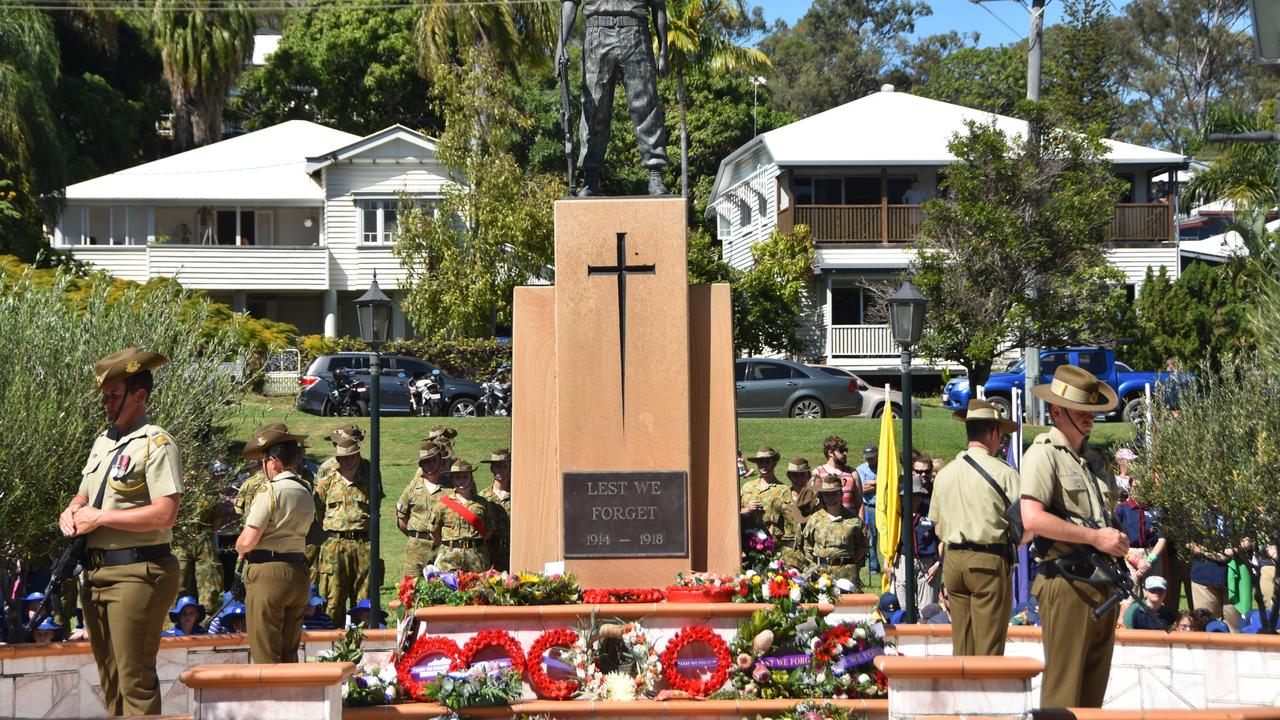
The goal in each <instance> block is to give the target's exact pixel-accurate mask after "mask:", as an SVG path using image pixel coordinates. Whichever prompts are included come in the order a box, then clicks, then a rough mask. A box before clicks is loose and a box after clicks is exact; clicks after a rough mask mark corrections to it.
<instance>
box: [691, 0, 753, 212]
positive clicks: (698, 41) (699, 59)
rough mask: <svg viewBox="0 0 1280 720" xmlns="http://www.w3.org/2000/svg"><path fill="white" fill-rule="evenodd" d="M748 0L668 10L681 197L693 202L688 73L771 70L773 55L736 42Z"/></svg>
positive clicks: (704, 0) (706, 1)
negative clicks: (735, 33) (677, 114)
mask: <svg viewBox="0 0 1280 720" xmlns="http://www.w3.org/2000/svg"><path fill="white" fill-rule="evenodd" d="M746 13H747V10H746V4H745V1H744V0H673V2H671V3H670V4H669V6H668V9H667V22H668V24H669V28H670V29H669V31H668V33H667V57H668V60H669V61H670V63H671V69H672V72H674V73H675V79H676V100H677V102H678V103H679V106H680V194H681V195H682V196H683V197H684V198H685V200H686V201H688V199H689V127H688V124H687V122H686V114H687V112H688V108H689V90H688V88H687V87H686V86H685V73H686V72H687V71H688V70H690V69H692V68H695V67H705V68H707V69H709V70H712V71H715V72H745V73H749V74H757V73H761V72H764V71H765V70H766V69H771V68H772V67H773V63H771V62H769V56H767V55H765V54H764V53H763V52H761V51H759V50H757V49H755V48H750V47H746V46H743V45H739V44H737V43H735V42H734V39H733V37H732V36H731V34H730V33H731V31H732V30H733V29H734V28H736V27H737V26H738V25H739V23H740V22H741V20H742V18H744V17H745V16H746Z"/></svg>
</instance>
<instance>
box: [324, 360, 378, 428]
mask: <svg viewBox="0 0 1280 720" xmlns="http://www.w3.org/2000/svg"><path fill="white" fill-rule="evenodd" d="M327 409H328V413H327V414H329V415H335V416H338V417H360V416H366V415H368V414H369V388H368V387H366V386H365V384H364V383H363V382H361V381H360V380H356V378H355V372H353V371H352V370H349V369H345V368H344V369H341V370H335V371H333V379H332V380H330V381H329V404H328V408H327Z"/></svg>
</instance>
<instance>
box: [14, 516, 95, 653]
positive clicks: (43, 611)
mask: <svg viewBox="0 0 1280 720" xmlns="http://www.w3.org/2000/svg"><path fill="white" fill-rule="evenodd" d="M88 542H89V538H88V537H87V536H85V535H77V536H76V537H75V538H73V539H72V540H71V544H70V545H68V546H67V547H66V549H64V550H63V551H62V554H61V555H59V556H58V561H57V562H56V563H54V564H53V572H52V573H51V574H50V575H49V585H48V586H47V587H46V588H45V589H44V599H43V600H41V601H40V607H39V608H37V609H36V614H35V615H33V616H32V617H31V620H29V621H28V622H27V624H26V630H27V632H34V631H35V629H36V627H37V626H39V625H40V623H42V622H44V619H45V618H47V617H49V616H50V615H51V614H53V611H54V610H60V609H61V608H62V584H63V583H65V582H66V581H67V580H68V579H70V578H73V577H76V576H77V575H79V574H80V573H81V572H82V571H83V570H84V568H83V565H82V563H83V562H84V555H85V545H86V544H87V543H88Z"/></svg>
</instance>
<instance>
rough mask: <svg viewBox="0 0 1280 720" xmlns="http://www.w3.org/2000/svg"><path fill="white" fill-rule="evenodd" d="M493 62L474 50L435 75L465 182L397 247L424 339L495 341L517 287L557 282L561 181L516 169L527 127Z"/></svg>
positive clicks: (413, 220) (452, 160) (422, 214)
mask: <svg viewBox="0 0 1280 720" xmlns="http://www.w3.org/2000/svg"><path fill="white" fill-rule="evenodd" d="M492 62H493V61H492V60H491V58H489V56H488V55H487V54H485V53H484V52H482V51H481V50H479V49H472V50H470V51H468V52H467V55H466V57H465V63H464V64H462V65H458V66H449V67H440V68H437V70H436V72H435V73H434V76H435V77H437V78H441V81H440V82H439V83H437V85H436V88H437V92H438V93H440V95H441V105H442V108H443V112H444V117H445V131H444V133H443V134H442V135H441V136H440V142H439V145H438V147H437V155H438V157H439V159H440V161H441V162H442V163H443V164H444V165H445V166H446V167H448V168H449V169H450V171H451V173H452V176H453V177H455V178H459V180H458V181H456V182H450V183H448V184H446V186H445V188H444V199H443V200H442V201H441V202H440V205H439V207H436V208H433V207H429V206H421V207H416V208H411V209H407V212H404V213H403V214H402V216H401V219H400V223H399V228H398V232H397V236H396V245H395V252H396V255H397V256H398V257H399V258H400V262H401V264H402V265H403V266H404V268H405V269H406V270H407V271H408V277H407V279H406V285H407V287H408V292H407V295H406V297H405V300H404V303H403V307H404V311H405V315H406V316H407V317H408V318H409V319H410V321H411V322H412V323H413V326H414V329H415V330H416V331H417V333H418V334H419V335H421V336H423V337H430V338H448V337H479V336H484V335H491V334H493V331H494V329H495V327H496V326H497V325H498V324H503V325H508V324H509V323H510V320H511V297H512V289H513V288H514V287H515V286H516V285H522V284H526V283H528V282H530V281H531V280H533V279H535V278H540V277H545V278H546V279H550V277H549V275H550V270H549V268H550V267H551V265H552V261H553V257H554V253H553V241H552V206H553V203H554V201H555V200H556V199H557V198H558V197H559V196H560V194H561V192H562V185H561V181H560V180H559V179H558V178H555V177H552V176H549V175H543V174H539V173H530V172H526V171H525V170H524V169H523V168H521V167H520V165H519V163H517V162H516V159H515V157H514V154H513V152H512V144H513V143H514V141H515V140H516V138H517V133H516V128H518V127H520V126H521V125H524V124H526V123H527V122H528V121H527V119H526V118H524V117H523V116H521V115H519V114H518V113H517V112H516V110H515V109H514V108H513V106H512V104H511V87H510V84H509V83H508V81H507V79H506V78H505V76H504V75H503V74H502V73H500V72H498V71H497V69H496V68H495V67H494V65H493V64H492ZM481 118H486V121H485V124H484V125H483V132H484V135H483V136H481V135H479V134H478V133H479V132H480V128H481V127H482V125H481ZM463 178H465V179H463Z"/></svg>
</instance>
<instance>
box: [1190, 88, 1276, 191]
mask: <svg viewBox="0 0 1280 720" xmlns="http://www.w3.org/2000/svg"><path fill="white" fill-rule="evenodd" d="M1272 118H1273V115H1272V113H1271V111H1270V109H1269V108H1268V107H1267V106H1266V105H1265V104H1264V107H1263V108H1262V110H1261V111H1260V112H1259V113H1258V114H1256V115H1249V114H1245V113H1241V112H1237V111H1234V110H1221V111H1219V112H1217V113H1215V114H1214V116H1213V117H1212V118H1210V120H1209V125H1208V127H1207V128H1206V131H1205V132H1206V135H1207V134H1209V133H1229V134H1241V133H1254V132H1260V131H1265V130H1276V129H1277V128H1276V125H1275V122H1274V121H1273V120H1272ZM1215 145H1219V146H1220V147H1221V153H1220V154H1219V155H1218V156H1217V158H1216V159H1214V160H1212V161H1211V164H1210V166H1209V168H1208V169H1207V170H1204V171H1202V172H1199V173H1197V174H1196V176H1195V177H1193V178H1192V179H1191V181H1190V182H1188V183H1187V186H1186V187H1185V188H1183V191H1182V199H1181V201H1180V203H1179V204H1180V205H1181V208H1180V210H1181V211H1182V212H1184V213H1187V212H1190V211H1191V210H1192V208H1195V207H1198V206H1200V205H1204V204H1205V203H1210V202H1213V201H1215V200H1231V201H1232V202H1234V203H1235V204H1236V206H1237V207H1241V208H1243V207H1245V206H1250V205H1253V206H1262V207H1264V208H1274V207H1275V206H1276V205H1277V204H1278V203H1280V145H1277V144H1275V143H1274V142H1271V143H1266V142H1238V141H1232V142H1226V143H1220V144H1219V143H1215Z"/></svg>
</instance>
